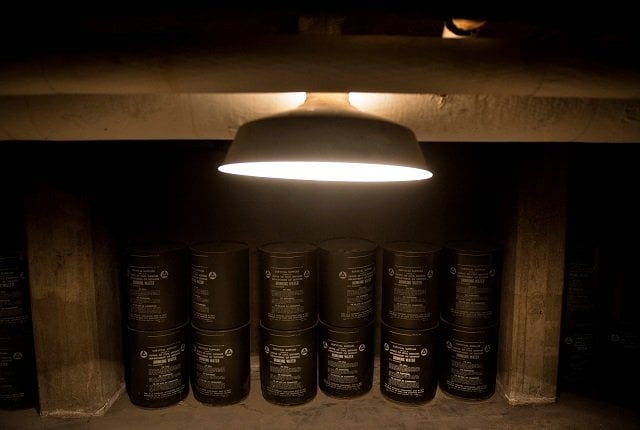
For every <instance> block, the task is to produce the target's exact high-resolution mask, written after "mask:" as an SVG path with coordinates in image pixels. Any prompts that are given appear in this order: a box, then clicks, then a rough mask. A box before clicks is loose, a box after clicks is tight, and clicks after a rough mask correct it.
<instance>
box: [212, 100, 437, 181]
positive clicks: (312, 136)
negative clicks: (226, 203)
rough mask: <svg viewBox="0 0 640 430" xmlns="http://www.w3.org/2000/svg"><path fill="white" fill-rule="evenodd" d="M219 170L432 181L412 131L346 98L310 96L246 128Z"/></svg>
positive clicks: (327, 178)
mask: <svg viewBox="0 0 640 430" xmlns="http://www.w3.org/2000/svg"><path fill="white" fill-rule="evenodd" d="M218 170H219V171H220V172H224V173H231V174H235V175H246V176H255V177H263V178H280V179H296V180H308V181H346V182H398V181H417V180H423V179H429V178H431V177H432V176H433V174H432V173H431V172H430V171H429V170H428V168H427V166H426V163H425V160H424V156H423V154H422V151H421V149H420V145H419V143H418V141H417V139H416V136H415V134H414V133H413V132H412V131H411V130H410V129H408V128H406V127H404V126H402V125H399V124H396V123H393V122H391V121H387V120H385V119H382V118H379V117H376V116H373V115H369V114H366V113H363V112H361V111H359V110H358V109H356V108H355V107H353V106H352V105H351V104H350V103H349V100H348V95H347V94H343V93H340V94H335V93H310V94H308V95H307V98H306V100H305V102H304V103H303V104H302V105H300V106H299V107H297V108H295V109H293V110H290V111H287V112H284V113H281V114H276V115H273V116H269V117H265V118H260V119H257V120H254V121H250V122H247V123H245V124H243V125H242V126H241V127H240V128H239V129H238V132H237V133H236V136H235V139H234V140H233V142H232V143H231V146H230V148H229V150H228V152H227V154H226V157H225V159H224V163H223V164H222V165H221V166H220V167H219V168H218Z"/></svg>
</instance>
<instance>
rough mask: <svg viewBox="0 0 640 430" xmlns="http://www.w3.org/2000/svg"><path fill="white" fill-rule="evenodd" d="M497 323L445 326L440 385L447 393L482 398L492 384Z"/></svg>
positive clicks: (494, 371)
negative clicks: (479, 326) (473, 326)
mask: <svg viewBox="0 0 640 430" xmlns="http://www.w3.org/2000/svg"><path fill="white" fill-rule="evenodd" d="M497 328H498V327H497V325H496V326H494V327H489V328H487V329H482V330H477V331H476V330H474V331H468V330H466V329H464V330H462V329H456V328H454V327H448V328H445V334H444V335H443V336H442V342H443V345H442V346H441V348H442V351H443V354H444V357H443V360H442V363H441V364H442V372H441V378H440V386H441V388H442V389H443V390H445V391H447V392H448V393H450V394H454V395H457V396H460V397H465V398H471V399H473V398H476V399H482V398H486V397H489V396H491V395H493V393H494V391H495V386H496V366H497V361H496V360H497Z"/></svg>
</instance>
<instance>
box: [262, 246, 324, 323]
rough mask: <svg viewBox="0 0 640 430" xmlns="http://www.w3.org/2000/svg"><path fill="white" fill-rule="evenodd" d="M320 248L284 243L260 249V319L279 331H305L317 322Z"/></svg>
mask: <svg viewBox="0 0 640 430" xmlns="http://www.w3.org/2000/svg"><path fill="white" fill-rule="evenodd" d="M316 250H317V248H316V246H315V245H311V244H308V243H296V242H291V243H288V242H282V243H271V244H267V245H263V246H262V247H261V248H260V283H261V293H262V306H261V316H260V320H261V321H262V322H263V323H264V324H265V326H267V327H269V328H272V329H276V330H302V329H305V328H308V327H311V326H313V325H314V324H316V321H317V319H318V304H317V302H318V292H317V284H318V274H317V252H316Z"/></svg>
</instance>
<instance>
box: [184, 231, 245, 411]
mask: <svg viewBox="0 0 640 430" xmlns="http://www.w3.org/2000/svg"><path fill="white" fill-rule="evenodd" d="M189 254H190V264H191V347H192V355H191V387H192V390H193V396H194V397H195V398H196V400H198V401H200V402H201V403H204V404H207V405H213V406H216V405H229V404H233V403H237V402H240V401H241V400H242V399H244V398H245V397H246V396H248V395H249V390H250V384H251V359H250V338H251V336H250V312H249V246H248V244H246V243H244V242H234V241H219V242H201V243H196V244H193V245H191V246H190V247H189Z"/></svg>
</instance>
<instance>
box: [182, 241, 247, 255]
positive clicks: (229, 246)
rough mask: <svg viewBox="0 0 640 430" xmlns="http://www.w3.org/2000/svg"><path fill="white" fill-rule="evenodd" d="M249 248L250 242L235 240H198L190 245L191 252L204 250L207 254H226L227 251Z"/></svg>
mask: <svg viewBox="0 0 640 430" xmlns="http://www.w3.org/2000/svg"><path fill="white" fill-rule="evenodd" d="M248 249H249V244H247V243H245V242H238V241H233V240H219V241H208V242H196V243H193V244H191V245H189V250H190V251H191V252H202V253H205V254H224V253H227V252H236V251H244V250H248Z"/></svg>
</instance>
